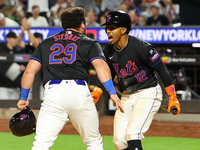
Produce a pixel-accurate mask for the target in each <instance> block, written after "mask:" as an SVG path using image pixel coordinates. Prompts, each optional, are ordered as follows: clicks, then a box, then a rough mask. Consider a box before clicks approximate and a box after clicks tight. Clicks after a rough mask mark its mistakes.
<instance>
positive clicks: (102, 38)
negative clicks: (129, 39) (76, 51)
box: [0, 27, 200, 44]
mask: <svg viewBox="0 0 200 150" xmlns="http://www.w3.org/2000/svg"><path fill="white" fill-rule="evenodd" d="M9 31H14V32H15V33H16V34H17V35H19V33H20V32H21V29H20V28H0V43H4V42H6V34H7V33H8V32H9ZM60 31H63V29H62V28H32V29H31V32H32V33H35V32H39V33H41V34H42V35H43V38H44V39H45V38H47V37H49V36H52V35H54V34H56V33H57V32H60ZM129 34H130V35H133V36H136V37H138V38H141V39H143V40H145V41H147V42H150V43H152V44H192V43H200V27H199V28H198V27H192V28H189V27H179V28H163V27H160V28H132V29H131V31H130V33H129ZM87 35H88V36H89V37H91V38H94V39H96V40H97V41H98V42H99V43H101V44H107V43H108V38H107V35H106V32H105V28H88V29H87ZM23 41H25V42H27V41H29V38H28V34H27V32H25V33H24V36H23Z"/></svg>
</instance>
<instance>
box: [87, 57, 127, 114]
mask: <svg viewBox="0 0 200 150" xmlns="http://www.w3.org/2000/svg"><path fill="white" fill-rule="evenodd" d="M91 63H92V65H93V66H94V68H95V70H96V72H97V76H98V78H99V80H100V82H101V83H102V84H103V85H104V86H105V88H106V90H107V91H108V93H109V94H110V98H111V100H112V101H113V105H114V106H117V109H120V110H121V112H124V109H123V107H122V105H121V102H120V99H119V97H118V96H117V94H116V91H115V89H114V85H113V82H112V78H111V73H110V69H109V67H108V65H107V63H106V62H105V61H104V60H102V59H94V60H93V61H92V62H91Z"/></svg>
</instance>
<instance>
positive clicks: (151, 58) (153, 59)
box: [150, 52, 159, 62]
mask: <svg viewBox="0 0 200 150" xmlns="http://www.w3.org/2000/svg"><path fill="white" fill-rule="evenodd" d="M158 57H159V54H158V53H157V52H155V54H154V55H153V56H152V57H150V60H151V61H152V62H154V61H155V60H156V59H158Z"/></svg>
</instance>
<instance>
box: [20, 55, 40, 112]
mask: <svg viewBox="0 0 200 150" xmlns="http://www.w3.org/2000/svg"><path fill="white" fill-rule="evenodd" d="M41 67H42V64H41V63H39V62H38V61H36V60H33V59H31V60H30V61H29V63H28V65H27V67H26V70H25V71H24V74H23V76H22V81H21V96H20V100H19V101H18V103H17V107H18V108H19V109H20V110H24V109H26V106H28V105H29V101H28V100H27V99H28V94H29V91H30V88H31V87H32V84H33V81H34V78H35V74H36V73H37V72H38V71H39V70H40V69H41Z"/></svg>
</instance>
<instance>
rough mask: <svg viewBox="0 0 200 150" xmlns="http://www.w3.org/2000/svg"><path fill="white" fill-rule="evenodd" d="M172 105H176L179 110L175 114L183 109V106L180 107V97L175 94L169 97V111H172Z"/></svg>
mask: <svg viewBox="0 0 200 150" xmlns="http://www.w3.org/2000/svg"><path fill="white" fill-rule="evenodd" d="M172 107H176V108H177V110H178V111H177V113H175V114H174V113H173V115H178V114H179V113H180V111H181V108H180V104H179V101H178V99H177V98H176V96H175V95H172V96H170V97H169V102H168V109H167V111H168V112H170V111H171V108H172Z"/></svg>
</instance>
